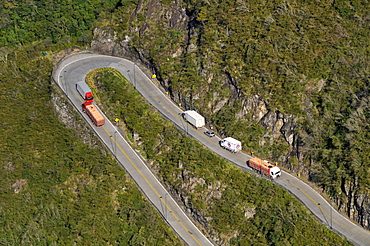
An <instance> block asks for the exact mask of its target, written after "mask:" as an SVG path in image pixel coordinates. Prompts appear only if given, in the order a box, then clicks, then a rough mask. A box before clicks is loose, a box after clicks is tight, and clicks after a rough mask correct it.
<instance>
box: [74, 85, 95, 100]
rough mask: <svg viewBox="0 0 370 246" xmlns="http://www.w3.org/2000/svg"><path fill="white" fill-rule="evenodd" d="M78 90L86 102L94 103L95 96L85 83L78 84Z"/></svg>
mask: <svg viewBox="0 0 370 246" xmlns="http://www.w3.org/2000/svg"><path fill="white" fill-rule="evenodd" d="M76 89H77V91H78V93H80V95H81V96H82V98H83V99H84V100H85V101H86V102H93V101H94V97H93V94H92V92H91V89H90V87H89V86H88V85H87V84H86V83H85V82H83V81H82V82H78V83H77V84H76Z"/></svg>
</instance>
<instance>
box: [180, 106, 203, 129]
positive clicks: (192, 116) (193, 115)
mask: <svg viewBox="0 0 370 246" xmlns="http://www.w3.org/2000/svg"><path fill="white" fill-rule="evenodd" d="M183 117H184V119H185V120H186V121H187V122H189V123H190V124H192V125H193V126H194V127H196V128H201V127H203V126H204V125H205V121H204V117H203V116H201V115H200V114H198V113H197V112H196V111H194V110H188V111H185V112H184V113H183Z"/></svg>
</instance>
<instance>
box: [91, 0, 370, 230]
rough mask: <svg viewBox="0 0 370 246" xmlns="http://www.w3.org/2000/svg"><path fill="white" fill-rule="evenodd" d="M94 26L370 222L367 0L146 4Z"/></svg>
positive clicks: (227, 129) (216, 119)
mask: <svg viewBox="0 0 370 246" xmlns="http://www.w3.org/2000/svg"><path fill="white" fill-rule="evenodd" d="M134 6H135V5H134V4H131V5H130V4H127V5H125V6H121V7H119V8H118V9H117V11H116V12H115V14H114V15H113V16H114V18H113V20H111V21H110V23H108V22H101V23H100V24H99V28H96V29H95V30H94V40H93V42H92V48H93V49H94V50H96V51H99V52H103V53H107V54H114V55H121V56H126V57H131V58H133V59H138V60H140V61H141V62H143V63H144V64H146V65H147V66H148V67H150V68H151V70H152V71H153V73H155V74H156V75H157V78H158V79H159V80H160V82H161V84H162V86H163V87H164V88H165V89H166V90H168V91H169V92H170V93H171V97H172V99H173V100H174V101H176V102H178V103H181V104H182V105H183V106H184V108H186V109H188V108H191V109H196V110H197V111H199V112H200V113H201V114H202V115H204V116H206V119H207V121H208V122H209V124H210V125H212V126H213V127H214V128H215V129H216V130H217V131H218V133H219V134H221V135H222V136H226V135H227V136H235V137H237V138H238V139H241V140H243V144H244V149H246V150H247V151H248V152H254V153H255V154H256V155H258V156H261V157H264V158H268V159H270V160H272V161H277V162H279V163H281V164H282V165H284V166H285V167H286V168H289V169H290V170H291V171H292V172H294V173H297V174H298V173H299V174H301V175H302V176H303V177H305V178H307V179H308V180H309V181H311V182H314V183H315V184H316V185H318V186H319V187H321V189H322V191H323V192H326V193H327V194H328V195H329V196H330V197H331V199H332V200H333V201H334V202H335V204H336V205H337V208H338V209H339V210H340V211H342V212H343V213H345V214H347V215H348V216H349V217H350V218H351V219H353V220H355V221H357V222H358V223H360V224H361V225H362V226H364V227H365V228H369V222H370V217H369V213H370V202H369V188H370V178H369V177H370V174H369V170H370V169H369V167H370V162H369V159H368V156H369V153H370V149H369V146H370V144H369V139H370V138H369V132H370V131H369V125H370V124H369V123H370V119H369V118H370V115H369V113H368V112H369V102H370V101H369V65H370V61H369V55H368V54H369V42H370V41H369V39H368V37H369V34H370V33H369V32H370V7H369V6H370V5H369V3H368V1H334V2H325V3H323V2H307V1H274V2H263V1H260V2H255V3H250V2H246V1H243V0H237V1H181V2H171V1H165V2H159V1H156V0H153V1H139V2H138V6H137V7H135V8H134Z"/></svg>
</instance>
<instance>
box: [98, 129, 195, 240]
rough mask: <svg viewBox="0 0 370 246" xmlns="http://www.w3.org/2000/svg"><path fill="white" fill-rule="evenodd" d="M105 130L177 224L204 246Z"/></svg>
mask: <svg viewBox="0 0 370 246" xmlns="http://www.w3.org/2000/svg"><path fill="white" fill-rule="evenodd" d="M102 128H103V129H104V131H105V132H106V133H107V134H108V136H110V137H111V139H112V140H113V142H114V143H115V145H116V146H117V147H118V148H119V150H120V151H121V152H122V154H124V156H125V157H126V159H127V160H128V161H129V162H130V163H131V165H132V166H133V167H134V168H135V169H136V171H137V172H138V173H139V174H140V176H141V177H142V178H143V179H144V180H145V182H146V183H147V184H148V185H149V187H150V188H151V189H152V190H153V191H154V193H155V194H156V195H157V196H158V198H159V199H160V200H161V201H162V202H163V204H164V205H165V207H166V208H167V209H168V210H169V211H170V213H171V214H172V215H173V217H174V218H175V219H176V220H177V222H179V223H180V225H181V226H182V227H183V228H184V229H185V230H186V231H187V232H188V234H189V235H190V236H191V237H192V238H193V239H194V241H196V242H197V243H198V245H202V244H201V243H200V242H199V241H198V240H197V239H196V238H195V237H194V235H193V234H192V233H191V232H190V231H189V229H188V228H186V226H185V225H184V224H183V223H182V221H181V220H180V219H179V218H178V217H177V216H176V214H175V213H174V212H173V211H172V210H171V209H170V207H169V206H168V204H167V203H165V202H164V201H163V198H162V196H160V195H159V193H158V192H157V190H156V189H155V188H154V187H153V186H152V184H151V183H150V182H149V181H148V180H147V178H146V177H145V176H144V174H143V173H142V172H141V171H140V170H139V169H138V167H137V166H136V165H135V163H134V162H133V161H132V160H131V159H130V157H128V155H127V154H126V152H125V151H124V150H123V149H122V147H121V146H120V145H119V144H118V143H117V141H116V140H115V139H114V138H113V137H112V135H111V134H110V133H109V132H108V131H107V129H106V128H105V127H104V126H103V127H102Z"/></svg>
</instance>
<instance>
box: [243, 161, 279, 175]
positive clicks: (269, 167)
mask: <svg viewBox="0 0 370 246" xmlns="http://www.w3.org/2000/svg"><path fill="white" fill-rule="evenodd" d="M247 165H248V166H249V167H251V168H253V169H254V170H256V171H257V172H259V173H261V174H263V175H265V176H267V177H269V178H271V179H276V178H280V176H281V170H280V168H278V167H277V166H276V165H274V164H271V163H270V162H268V161H264V160H261V159H259V158H257V157H254V158H252V159H250V160H248V161H247Z"/></svg>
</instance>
